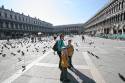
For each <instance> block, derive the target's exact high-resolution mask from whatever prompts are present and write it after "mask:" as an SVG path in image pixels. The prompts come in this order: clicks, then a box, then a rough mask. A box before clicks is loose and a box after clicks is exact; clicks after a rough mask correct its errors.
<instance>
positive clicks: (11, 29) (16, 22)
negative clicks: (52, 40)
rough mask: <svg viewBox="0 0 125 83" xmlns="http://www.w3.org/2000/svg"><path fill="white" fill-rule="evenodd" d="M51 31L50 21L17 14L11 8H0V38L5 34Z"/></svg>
mask: <svg viewBox="0 0 125 83" xmlns="http://www.w3.org/2000/svg"><path fill="white" fill-rule="evenodd" d="M38 32H41V33H45V34H46V33H47V34H48V33H52V32H53V27H52V24H51V23H48V22H45V21H41V20H39V19H37V18H32V17H30V16H26V15H24V14H23V13H22V14H19V13H17V12H14V11H13V10H12V9H11V10H8V9H5V8H4V6H2V7H1V8H0V38H4V37H6V36H11V37H14V36H23V35H24V34H32V33H34V34H36V33H38Z"/></svg>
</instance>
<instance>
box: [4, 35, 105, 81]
mask: <svg viewBox="0 0 125 83" xmlns="http://www.w3.org/2000/svg"><path fill="white" fill-rule="evenodd" d="M76 38H77V37H76ZM77 40H80V38H77ZM73 41H74V42H73V44H74V48H75V52H74V55H73V65H74V67H75V68H74V69H72V70H68V77H69V79H70V80H71V81H70V83H105V81H104V79H103V77H102V76H101V74H100V72H99V71H98V69H97V68H96V67H95V65H94V64H93V62H92V60H91V58H90V57H89V55H88V53H87V51H85V50H83V49H82V45H80V44H81V42H77V41H76V40H75V39H74V38H73ZM77 44H78V45H77ZM58 62H59V57H58V55H57V54H56V55H54V53H53V51H52V50H48V52H47V53H46V54H44V55H43V56H41V57H39V58H38V59H36V60H35V61H33V62H32V63H30V64H29V65H28V66H27V67H26V70H24V71H23V72H22V70H19V71H17V72H16V73H15V74H14V75H12V76H11V77H9V78H8V79H6V80H5V81H3V83H61V82H60V70H59V69H58Z"/></svg>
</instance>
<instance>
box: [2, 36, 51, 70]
mask: <svg viewBox="0 0 125 83" xmlns="http://www.w3.org/2000/svg"><path fill="white" fill-rule="evenodd" d="M52 42H53V41H52V38H48V37H43V38H42V39H41V41H39V40H36V41H33V40H31V38H22V39H14V40H13V39H12V40H9V41H6V40H0V68H2V67H5V66H3V65H1V64H5V65H6V64H7V63H9V62H10V63H11V62H13V63H15V64H16V65H15V66H18V68H19V69H20V68H22V69H23V70H22V71H24V70H25V69H26V65H27V64H28V62H29V61H31V60H32V59H35V58H37V57H38V56H42V55H43V54H45V53H46V52H47V50H49V49H51V48H52ZM19 64H20V65H19ZM11 65H13V64H11Z"/></svg>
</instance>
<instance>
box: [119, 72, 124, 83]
mask: <svg viewBox="0 0 125 83" xmlns="http://www.w3.org/2000/svg"><path fill="white" fill-rule="evenodd" d="M118 75H119V77H120V78H121V79H122V81H124V82H125V77H124V76H123V75H121V74H120V73H118Z"/></svg>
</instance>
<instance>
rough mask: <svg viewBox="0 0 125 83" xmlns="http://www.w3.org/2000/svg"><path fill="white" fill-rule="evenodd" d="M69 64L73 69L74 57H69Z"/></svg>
mask: <svg viewBox="0 0 125 83" xmlns="http://www.w3.org/2000/svg"><path fill="white" fill-rule="evenodd" d="M68 63H69V65H70V67H73V65H72V56H68Z"/></svg>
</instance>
